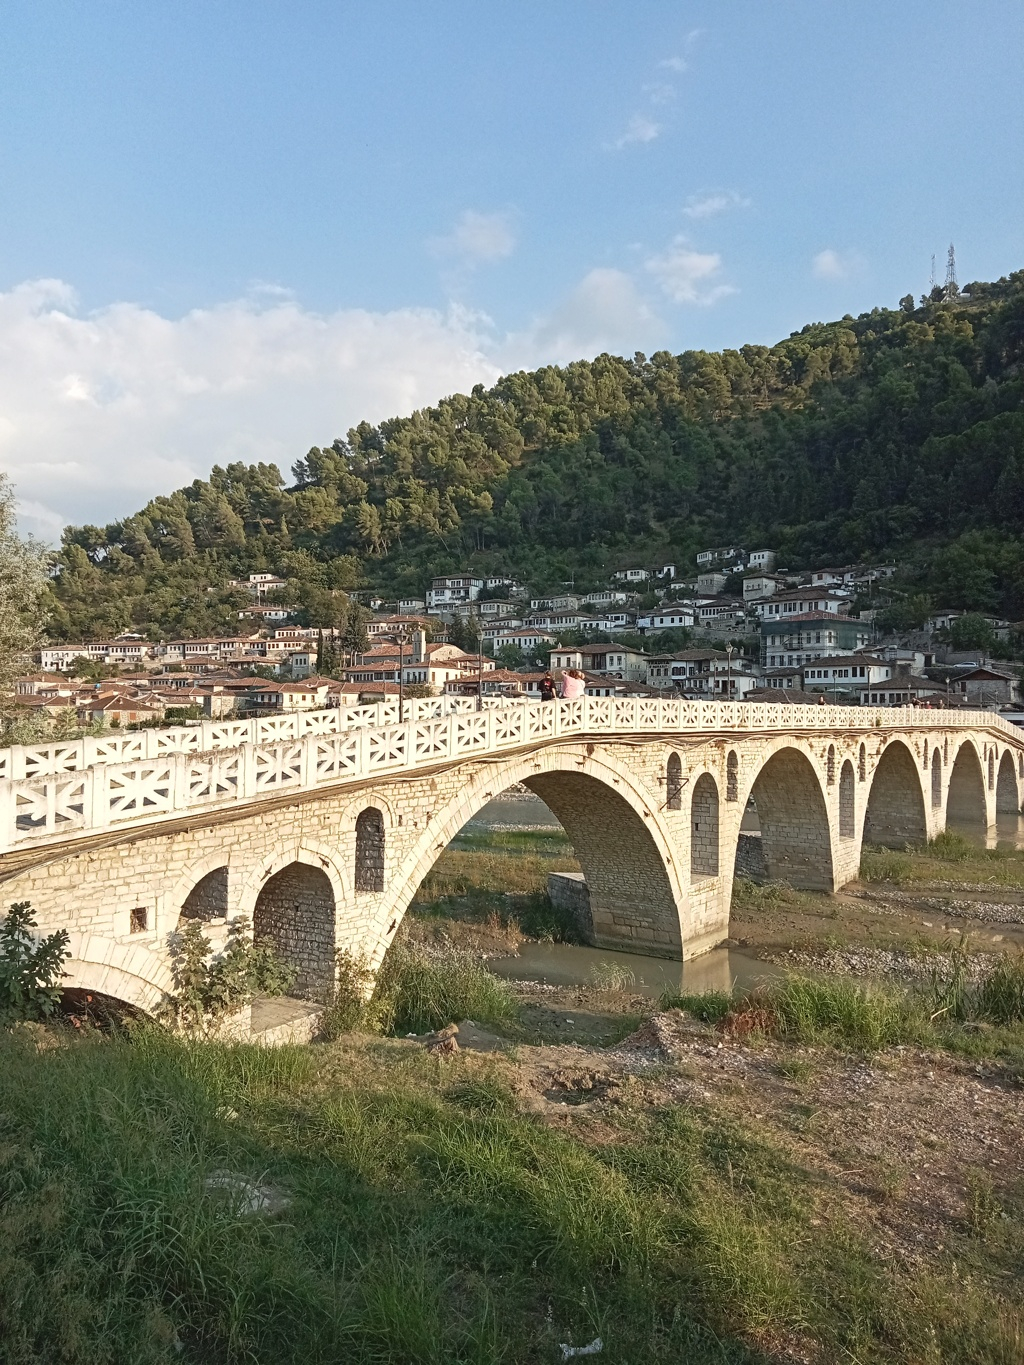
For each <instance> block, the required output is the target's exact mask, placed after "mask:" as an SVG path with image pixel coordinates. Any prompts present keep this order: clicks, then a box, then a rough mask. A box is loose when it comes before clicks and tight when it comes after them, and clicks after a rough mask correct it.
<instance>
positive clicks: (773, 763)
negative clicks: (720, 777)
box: [737, 745, 836, 891]
mask: <svg viewBox="0 0 1024 1365" xmlns="http://www.w3.org/2000/svg"><path fill="white" fill-rule="evenodd" d="M748 798H749V799H752V800H753V802H754V805H755V807H756V809H757V819H758V824H759V825H760V829H761V850H762V857H763V861H764V868H765V873H766V875H767V876H768V878H769V880H771V881H784V882H788V883H789V884H790V885H791V886H794V887H797V888H798V889H800V890H803V891H833V890H835V885H836V875H835V866H834V861H833V856H832V828H831V822H830V820H829V811H828V803H827V801H826V798H825V792H824V789H823V786H822V780H821V775H820V774H819V772H818V770H817V768H816V767H815V765H814V762H813V761H812V758H811V757H810V756H809V755H808V754H806V753H804V752H803V750H802V749H800V748H796V747H795V746H792V745H781V746H780V747H778V748H776V749H775V751H774V752H773V753H771V754H770V755H769V757H768V758H767V759H765V761H764V762H763V763H762V764H761V766H760V767H759V768H758V769H757V772H756V774H755V775H754V778H753V781H752V782H751V783H750V786H749V788H748V789H747V792H746V795H745V796H744V805H745V804H746V801H747V799H748ZM742 808H743V807H742V806H741V808H740V809H742ZM738 832H739V831H738V828H737V834H738Z"/></svg>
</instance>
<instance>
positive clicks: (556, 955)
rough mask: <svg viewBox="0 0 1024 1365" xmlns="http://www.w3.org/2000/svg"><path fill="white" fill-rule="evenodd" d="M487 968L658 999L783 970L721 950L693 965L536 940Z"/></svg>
mask: <svg viewBox="0 0 1024 1365" xmlns="http://www.w3.org/2000/svg"><path fill="white" fill-rule="evenodd" d="M487 966H488V967H489V969H490V970H491V971H492V972H494V973H495V975H497V976H504V977H508V978H509V979H511V980H515V981H543V982H544V983H545V984H546V985H548V986H580V985H583V986H614V987H616V988H618V989H621V990H629V991H635V992H636V993H637V994H638V995H649V996H653V997H655V998H657V997H658V996H660V995H661V994H662V993H663V992H664V991H676V992H681V991H683V990H685V991H687V992H690V993H691V994H696V993H700V992H702V991H728V990H732V988H733V986H739V987H740V989H747V988H748V987H750V986H753V985H755V984H756V983H757V982H758V981H767V980H768V979H770V978H771V977H775V976H781V975H782V974H783V973H782V970H781V968H779V967H774V966H772V965H771V963H768V962H759V961H758V960H757V959H756V958H753V957H748V956H747V955H746V954H745V953H738V952H736V951H735V949H732V948H715V949H713V950H712V951H711V952H710V953H705V954H704V955H703V956H702V957H695V958H691V960H690V961H689V962H687V963H685V964H684V963H682V962H669V961H666V960H665V959H664V958H658V957H641V956H640V954H639V953H616V952H610V951H609V950H608V949H607V948H577V947H574V946H573V945H572V944H569V943H533V942H526V943H523V944H522V945H521V946H520V949H519V956H518V957H498V958H492V959H491V960H490V961H489V962H488V964H487Z"/></svg>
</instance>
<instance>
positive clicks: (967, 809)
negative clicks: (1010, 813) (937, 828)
mask: <svg viewBox="0 0 1024 1365" xmlns="http://www.w3.org/2000/svg"><path fill="white" fill-rule="evenodd" d="M946 820H947V821H954V822H960V823H963V824H974V825H987V824H988V806H987V805H986V801H985V778H984V776H983V774H982V769H981V759H980V758H979V757H978V751H977V749H976V748H975V746H974V744H973V743H972V742H971V741H970V740H969V739H965V740H964V742H963V743H962V744H961V745H960V747H959V749H957V751H956V757H955V758H954V760H953V767H952V770H951V771H950V774H949V789H948V791H947V793H946Z"/></svg>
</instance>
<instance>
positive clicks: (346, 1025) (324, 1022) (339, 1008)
mask: <svg viewBox="0 0 1024 1365" xmlns="http://www.w3.org/2000/svg"><path fill="white" fill-rule="evenodd" d="M372 992H373V972H371V971H370V968H369V967H368V966H367V965H366V961H365V959H364V958H361V957H357V956H356V955H355V954H353V953H350V952H348V951H347V950H346V949H342V950H341V951H339V952H338V954H337V968H336V976H335V984H334V990H333V991H332V993H331V995H330V997H329V999H328V1000H327V1003H326V1005H325V1006H324V1010H323V1013H322V1014H321V1015H320V1023H319V1031H320V1037H321V1038H323V1039H324V1040H325V1041H327V1042H331V1041H333V1039H335V1038H340V1037H341V1035H342V1034H343V1033H355V1032H357V1031H358V1030H360V1029H366V1028H370V1027H372V1024H373V1022H374V1021H373V1010H372V1007H371V1005H370V999H371V995H372Z"/></svg>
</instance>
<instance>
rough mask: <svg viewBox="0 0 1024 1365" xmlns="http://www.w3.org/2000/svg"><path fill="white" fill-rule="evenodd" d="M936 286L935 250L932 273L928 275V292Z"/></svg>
mask: <svg viewBox="0 0 1024 1365" xmlns="http://www.w3.org/2000/svg"><path fill="white" fill-rule="evenodd" d="M934 288H935V252H934V251H933V252H932V273H931V274H930V275H929V277H928V293H929V294H930V293H931V292H932V290H933V289H934Z"/></svg>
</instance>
